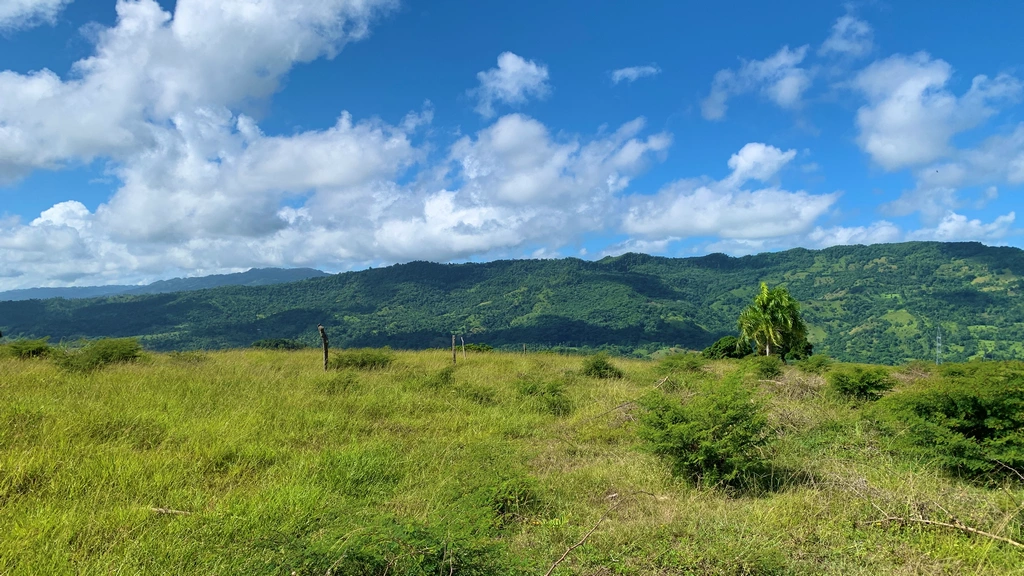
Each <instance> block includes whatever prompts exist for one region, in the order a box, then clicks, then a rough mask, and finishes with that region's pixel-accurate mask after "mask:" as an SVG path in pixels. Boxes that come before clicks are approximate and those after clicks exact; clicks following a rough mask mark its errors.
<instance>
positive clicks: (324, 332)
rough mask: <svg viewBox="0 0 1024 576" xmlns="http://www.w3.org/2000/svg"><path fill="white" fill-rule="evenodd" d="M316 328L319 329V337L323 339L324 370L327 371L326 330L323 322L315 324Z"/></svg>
mask: <svg viewBox="0 0 1024 576" xmlns="http://www.w3.org/2000/svg"><path fill="white" fill-rule="evenodd" d="M316 329H317V330H319V331H320V339H321V340H323V341H324V372H327V330H324V325H323V324H317V325H316Z"/></svg>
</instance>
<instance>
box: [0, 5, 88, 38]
mask: <svg viewBox="0 0 1024 576" xmlns="http://www.w3.org/2000/svg"><path fill="white" fill-rule="evenodd" d="M70 3H71V0H0V31H2V30H13V29H19V28H30V27H32V26H36V25H38V24H42V23H52V22H53V21H54V20H56V18H57V14H60V12H61V11H62V10H63V9H64V7H65V6H67V5H68V4H70Z"/></svg>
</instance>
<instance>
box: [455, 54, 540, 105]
mask: <svg viewBox="0 0 1024 576" xmlns="http://www.w3.org/2000/svg"><path fill="white" fill-rule="evenodd" d="M476 77H477V79H478V80H479V81H480V86H479V87H478V88H476V89H475V90H473V93H474V94H475V95H476V96H477V98H478V100H479V101H478V103H477V106H476V111H477V112H478V113H479V114H480V115H481V116H483V117H485V118H490V117H492V116H494V115H495V111H494V105H495V104H496V103H502V104H512V105H517V104H524V103H526V101H527V100H528V99H529V98H530V97H534V98H544V97H546V96H547V95H548V94H549V93H550V92H551V86H550V85H549V84H548V67H547V66H544V65H543V64H538V63H536V62H534V61H533V60H526V59H525V58H523V57H522V56H519V55H518V54H513V53H512V52H503V53H502V54H501V55H499V56H498V67H497V68H491V69H490V70H485V71H483V72H478V73H477V75H476Z"/></svg>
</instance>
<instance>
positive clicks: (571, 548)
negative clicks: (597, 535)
mask: <svg viewBox="0 0 1024 576" xmlns="http://www.w3.org/2000/svg"><path fill="white" fill-rule="evenodd" d="M610 497H616V498H617V497H618V494H612V496H610ZM620 502H622V501H621V500H616V502H615V504H613V505H612V506H610V507H609V508H608V509H607V510H605V512H604V514H603V515H602V516H601V518H600V519H599V520H598V521H597V524H594V526H593V528H591V529H590V531H589V532H587V533H586V535H585V536H583V538H582V539H581V540H580V541H579V542H577V543H575V544H573V545H572V546H569V547H568V548H566V549H565V552H562V555H561V556H560V557H559V558H558V560H555V563H554V564H552V565H551V568H548V571H547V572H545V573H544V576H551V573H552V572H554V571H555V568H558V565H559V564H561V563H562V561H563V560H565V559H566V558H567V557H568V556H569V553H570V552H572V551H573V550H575V549H577V548H579V547H580V546H583V545H584V544H585V543H586V542H587V539H588V538H590V535H591V534H593V533H594V531H595V530H597V527H598V526H600V525H601V523H602V522H604V521H605V519H606V518H608V515H609V514H611V513H612V511H613V510H615V509H616V508H618V506H619V503H620Z"/></svg>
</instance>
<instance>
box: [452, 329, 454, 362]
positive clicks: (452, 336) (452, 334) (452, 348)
mask: <svg viewBox="0 0 1024 576" xmlns="http://www.w3.org/2000/svg"><path fill="white" fill-rule="evenodd" d="M452 364H455V334H452Z"/></svg>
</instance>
